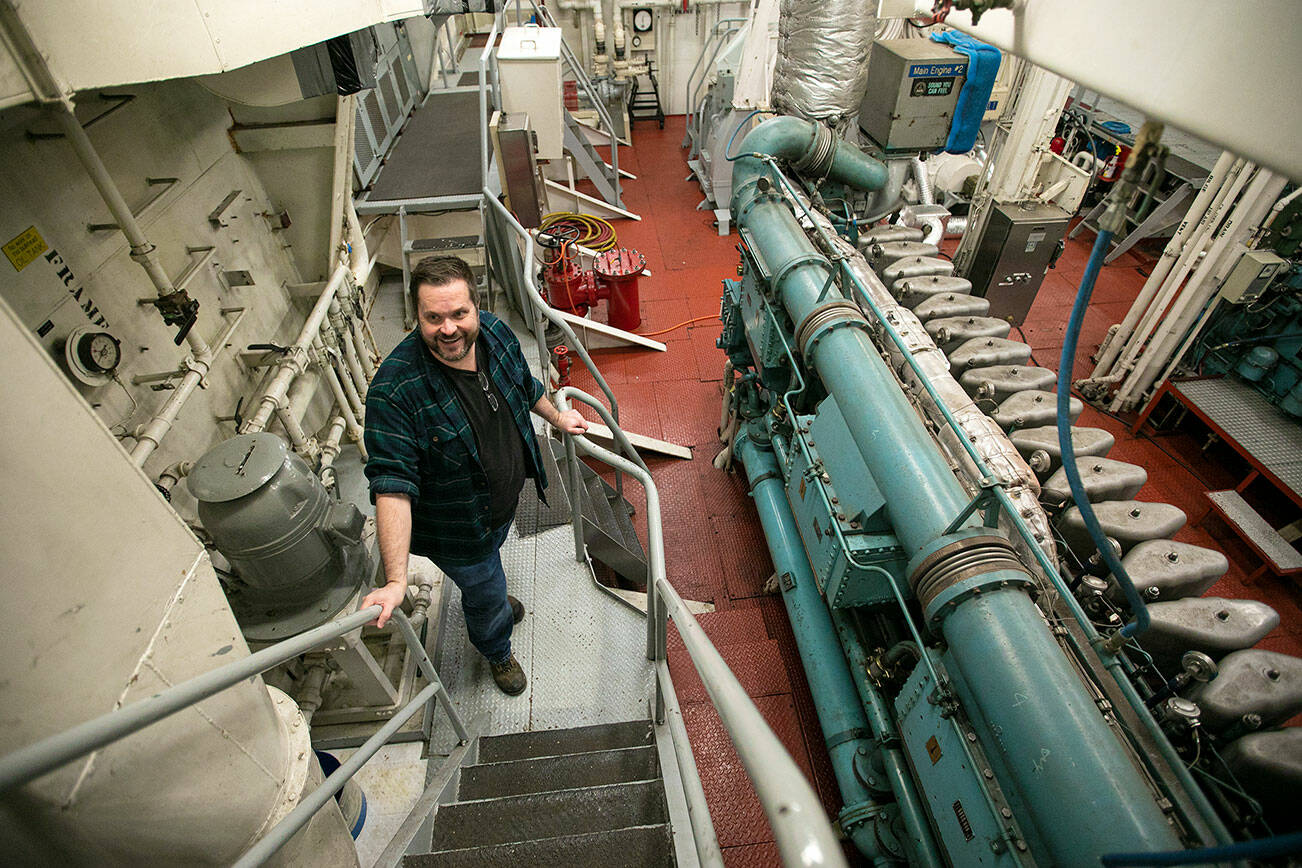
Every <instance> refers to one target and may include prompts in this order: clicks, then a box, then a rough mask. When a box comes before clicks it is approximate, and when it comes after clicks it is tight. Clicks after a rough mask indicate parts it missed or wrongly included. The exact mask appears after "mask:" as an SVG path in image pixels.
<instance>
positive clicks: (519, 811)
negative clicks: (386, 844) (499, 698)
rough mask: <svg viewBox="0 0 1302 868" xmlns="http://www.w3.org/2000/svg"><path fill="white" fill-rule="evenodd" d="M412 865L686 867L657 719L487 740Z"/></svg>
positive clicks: (459, 867) (431, 867)
mask: <svg viewBox="0 0 1302 868" xmlns="http://www.w3.org/2000/svg"><path fill="white" fill-rule="evenodd" d="M402 864H403V865H404V866H408V868H463V866H464V868H471V866H476V868H477V866H481V865H567V866H601V868H613V866H627V868H664V866H673V865H676V864H677V861H676V860H675V858H674V846H673V842H672V839H671V833H670V827H669V812H668V808H667V803H666V799H665V785H664V779H663V777H662V776H661V771H660V762H659V758H658V756H657V750H656V744H655V737H654V734H653V731H652V726H651V722H650V721H649V720H634V721H628V722H626V723H614V724H602V725H598V726H584V727H577V728H574V729H560V730H545V731H535V732H520V733H512V734H509V735H497V736H485V737H482V738H480V739H479V755H478V758H477V761H476V762H475V764H473V765H468V766H465V767H464V768H463V769H462V770H461V780H460V783H459V786H458V787H457V793H456V801H453V802H450V803H448V804H445V805H443V806H442V807H440V808H439V809H438V813H437V814H436V815H435V817H434V836H433V847H432V850H431V852H429V853H426V854H420V855H408V856H406V857H404V858H403V861H402Z"/></svg>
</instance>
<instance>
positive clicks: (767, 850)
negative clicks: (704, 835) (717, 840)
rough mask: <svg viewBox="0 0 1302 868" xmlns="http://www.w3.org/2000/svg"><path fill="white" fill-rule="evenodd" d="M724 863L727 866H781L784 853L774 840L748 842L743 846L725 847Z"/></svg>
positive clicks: (767, 867)
mask: <svg viewBox="0 0 1302 868" xmlns="http://www.w3.org/2000/svg"><path fill="white" fill-rule="evenodd" d="M722 852H723V864H724V866H726V868H781V866H782V854H781V853H779V852H778V845H777V844H775V843H773V842H772V841H766V842H764V843H763V844H747V845H745V846H743V847H725V848H723V851H722Z"/></svg>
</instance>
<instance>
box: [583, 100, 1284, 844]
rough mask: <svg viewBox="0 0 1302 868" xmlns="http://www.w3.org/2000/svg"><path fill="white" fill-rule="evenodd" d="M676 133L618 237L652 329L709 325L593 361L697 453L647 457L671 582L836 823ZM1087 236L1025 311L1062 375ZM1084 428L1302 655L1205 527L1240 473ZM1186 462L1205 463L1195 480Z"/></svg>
mask: <svg viewBox="0 0 1302 868" xmlns="http://www.w3.org/2000/svg"><path fill="white" fill-rule="evenodd" d="M682 137H683V118H682V117H681V116H679V117H671V118H669V119H668V120H667V121H666V124H665V128H664V130H659V129H657V128H656V127H655V125H654V124H647V123H642V124H639V125H638V126H637V127H636V128H635V130H634V135H633V141H634V147H633V148H631V149H629V148H624V149H622V150H621V151H620V158H619V159H620V167H621V168H626V169H628V170H629V171H631V172H633V173H634V174H636V175H637V176H638V177H637V180H633V181H626V182H625V187H624V190H625V200H626V205H627V207H628V208H629V209H630V210H632V211H634V212H636V213H638V214H640V215H641V216H642V220H641V221H640V222H634V221H629V220H621V221H618V222H617V223H616V224H615V228H616V230H617V232H618V233H619V242H620V244H621V245H622V246H625V247H633V248H636V249H637V250H638V251H640V252H641V253H642V254H643V255H644V256H645V257H646V259H647V267H648V268H649V269H650V271H651V276H650V277H648V278H643V280H642V281H641V312H642V326H641V329H640V330H641V331H642V332H644V333H647V332H655V331H660V330H662V329H670V328H673V327H674V326H676V325H679V324H682V323H687V321H689V320H692V319H694V318H697V317H707V319H704V320H700V321H697V322H692V323H689V324H686V325H681V326H680V327H678V328H676V329H673V330H672V331H668V332H666V333H665V334H662V335H660V336H659V337H658V339H659V340H662V341H664V342H665V344H666V346H667V351H666V352H665V353H656V352H651V351H643V350H637V351H602V352H598V353H596V354H595V358H596V362H597V365H598V367H599V368H600V369H601V371H602V373H603V375H604V376H605V377H606V378H607V380H608V381H609V382H610V383H611V385H612V387H613V390H614V391H615V393H616V396H617V398H618V400H619V404H620V411H621V424H622V425H623V426H624V427H625V428H626V429H627V430H630V431H635V432H637V433H640V434H646V435H649V436H653V437H660V438H664V439H667V440H672V441H674V442H676V443H680V444H682V445H686V446H691V447H692V449H693V458H692V460H690V461H678V460H667V459H662V460H653V461H650V462H649V463H650V465H651V469H652V472H653V473H654V475H655V478H656V484H657V487H658V488H659V491H660V495H661V508H662V514H663V516H664V526H665V555H666V561H667V565H668V575H669V578H670V581H671V582H673V584H674V587H675V588H677V589H678V591H679V592H680V593H681V594H682V595H683V596H684V597H686V598H689V599H696V600H708V601H711V602H713V603H714V605H715V607H716V609H717V611H716V612H715V613H713V614H709V615H704V616H702V617H701V618H700V619H699V620H700V622H701V624H702V626H704V628H705V630H706V632H707V633H708V634H709V635H710V636H711V638H712V639H713V640H714V642H715V644H716V645H717V646H719V649H720V652H721V653H722V654H723V656H724V658H725V659H727V660H728V662H729V663H730V664H732V666H733V668H734V671H735V672H736V673H737V675H738V678H739V679H740V680H741V682H742V684H743V685H745V687H746V689H747V692H748V693H749V694H750V695H751V696H752V697H754V698H755V702H756V705H757V706H758V707H759V708H760V711H761V712H762V713H763V714H764V716H765V719H766V720H768V722H769V724H770V725H771V726H772V727H773V729H774V731H775V732H776V733H777V734H778V736H779V738H780V739H781V740H782V741H783V743H784V744H786V746H787V747H788V749H789V750H790V751H791V754H792V756H793V757H794V758H795V760H796V762H797V763H798V764H799V765H800V766H801V768H803V769H805V770H806V771H807V772H808V774H809V775H810V778H811V780H812V781H813V783H814V785H815V787H816V788H817V790H818V792H819V794H820V796H821V797H822V799H823V801H824V803H825V805H826V807H827V809H828V810H829V812H831V813H832V814H833V816H834V815H835V812H836V810H837V809H838V808H839V805H840V801H839V797H838V795H837V792H836V784H835V781H834V779H833V777H832V772H831V768H830V765H829V763H828V759H827V754H826V751H825V750H824V748H823V746H822V742H821V737H820V731H819V726H818V721H817V718H816V717H815V713H814V708H813V702H812V699H811V698H810V695H809V688H808V686H807V684H806V681H805V677H804V673H803V670H802V669H801V667H800V663H799V660H798V658H797V656H796V650H795V641H794V638H793V637H792V634H791V628H790V626H789V624H788V622H787V618H786V612H785V609H784V607H783V605H782V602H781V600H780V599H779V598H778V597H776V596H772V595H766V594H764V592H763V590H762V586H763V584H764V581H765V580H766V579H767V578H768V577H769V575H770V574H771V572H772V569H773V566H772V563H771V561H770V560H769V555H768V551H767V549H766V548H765V546H764V542H763V534H762V532H761V531H760V529H759V525H758V522H757V519H756V516H755V512H754V509H753V507H752V506H751V504H750V502H749V496H748V494H747V491H746V488H745V485H744V484H743V483H742V482H741V481H739V480H738V479H736V478H735V477H733V476H729V475H727V474H724V473H722V472H720V471H717V470H715V469H714V468H713V466H712V465H711V461H712V459H713V458H714V456H715V454H716V453H717V451H718V449H719V447H720V444H719V441H718V438H717V435H716V428H717V426H718V423H719V407H720V391H719V389H720V382H721V380H722V377H723V362H724V357H723V354H722V352H720V351H719V350H718V349H716V348H715V346H714V340H715V338H716V337H717V335H718V331H719V324H718V320H717V314H718V312H719V296H720V294H721V292H722V290H721V281H722V280H723V279H725V278H727V277H730V276H735V275H736V273H737V251H736V244H737V236H736V235H735V234H733V235H731V236H727V237H720V236H719V235H718V234H717V231H716V229H715V228H714V226H713V225H712V224H713V214H712V212H710V211H697V210H695V209H696V205H697V204H698V203H699V202H700V200H701V198H702V195H701V191H700V188H699V187H698V186H697V185H696V183H695V182H694V181H689V180H685V179H686V177H687V174H688V169H687V166H686V162H685V152H684V151H683V150H682V149H681V148H680V143H681V141H682ZM1092 241H1093V239H1092V237H1091V236H1089V233H1082V236H1081V237H1080V238H1078V239H1076V240H1074V241H1070V242H1068V245H1067V249H1066V252H1065V253H1064V254H1063V256H1062V258H1061V259H1060V261H1059V264H1058V267H1057V269H1056V270H1055V271H1052V272H1050V273H1049V275H1048V277H1047V278H1046V280H1045V283H1044V287H1043V288H1042V290H1041V292H1040V295H1039V297H1038V299H1037V301H1036V304H1035V306H1034V307H1033V308H1032V311H1031V314H1030V316H1029V317H1028V321H1027V323H1026V325H1025V328H1024V331H1025V335H1026V340H1027V341H1028V342H1029V343H1030V344H1031V346H1032V348H1033V349H1034V351H1035V359H1036V361H1037V363H1039V364H1043V365H1045V366H1048V367H1052V368H1054V369H1056V368H1057V365H1058V354H1059V353H1060V352H1061V347H1062V331H1063V327H1064V325H1065V323H1066V321H1067V312H1068V310H1069V309H1070V306H1071V303H1072V300H1073V299H1074V297H1075V287H1076V285H1077V283H1078V282H1079V279H1080V276H1081V272H1082V271H1083V269H1084V266H1085V261H1086V259H1087V258H1088V256H1089V248H1090V244H1091V243H1092ZM1151 261H1152V260H1151V259H1149V258H1147V257H1146V256H1145V255H1144V254H1143V253H1142V252H1141V253H1128V254H1126V255H1125V256H1123V257H1121V258H1120V259H1119V260H1118V261H1117V262H1115V263H1114V264H1113V265H1111V266H1108V267H1106V268H1105V269H1104V271H1103V273H1102V274H1101V276H1100V278H1099V281H1098V287H1097V289H1096V292H1095V296H1094V298H1095V303H1094V304H1093V305H1092V307H1091V310H1090V312H1089V315H1088V316H1087V317H1086V321H1085V327H1084V332H1083V335H1082V347H1081V351H1080V352H1079V354H1078V357H1077V365H1076V368H1075V375H1076V376H1077V377H1080V376H1083V375H1085V374H1087V373H1088V371H1089V369H1090V365H1089V362H1088V354H1089V353H1090V352H1092V351H1093V350H1094V349H1095V348H1096V347H1097V345H1098V343H1099V341H1100V340H1102V338H1103V335H1104V334H1105V333H1106V331H1107V328H1108V326H1109V325H1111V324H1112V323H1114V322H1119V321H1120V320H1121V318H1122V317H1123V316H1124V315H1125V312H1126V310H1127V309H1128V307H1129V304H1130V301H1131V299H1133V298H1134V297H1135V295H1136V294H1137V293H1138V292H1139V289H1140V287H1142V285H1143V282H1144V277H1145V276H1146V274H1147V270H1148V267H1149V265H1150V263H1151ZM603 315H604V312H603V311H599V312H598V316H599V317H600V316H603ZM1014 336H1015V335H1014ZM573 379H574V384H575V385H576V386H578V387H580V388H583V389H585V390H588V391H590V392H593V393H596V391H597V390H596V388H595V385H594V383H593V382H592V380H591V378H590V377H588V376H587V374H586V372H585V371H582V369H581V366H576V368H575V375H574V378H573ZM1080 424H1082V425H1091V426H1096V427H1100V428H1106V429H1108V430H1109V431H1111V432H1113V433H1114V434H1115V435H1116V436H1117V446H1116V447H1115V449H1114V450H1113V451H1112V453H1111V457H1113V458H1117V459H1120V460H1124V461H1131V462H1134V463H1138V464H1142V465H1143V466H1144V467H1145V468H1147V470H1148V473H1149V484H1148V485H1147V486H1146V487H1145V488H1144V490H1143V491H1142V492H1141V494H1140V495H1139V497H1140V499H1143V500H1149V501H1157V500H1162V501H1167V502H1169V503H1174V504H1175V505H1177V506H1179V507H1180V508H1181V509H1183V510H1184V511H1185V512H1186V513H1188V514H1189V516H1190V524H1189V525H1188V526H1187V527H1186V528H1185V529H1184V530H1182V531H1181V532H1180V533H1179V534H1178V535H1177V539H1180V540H1182V541H1185V542H1191V543H1195V544H1198V545H1205V546H1212V547H1216V548H1220V549H1221V550H1222V551H1224V552H1225V553H1226V554H1227V555H1228V556H1229V559H1230V562H1231V568H1230V572H1229V574H1228V575H1227V576H1226V577H1225V578H1224V579H1223V580H1222V581H1221V582H1220V583H1218V584H1217V585H1216V587H1214V588H1213V589H1212V593H1213V594H1215V595H1220V596H1226V597H1254V598H1256V599H1260V600H1263V601H1265V602H1267V603H1269V604H1270V605H1272V606H1274V607H1275V608H1276V609H1277V610H1279V612H1280V614H1281V617H1282V619H1283V624H1282V625H1281V626H1280V628H1279V629H1277V630H1276V631H1275V632H1274V633H1273V634H1272V635H1271V636H1269V637H1268V638H1267V639H1266V640H1265V641H1264V642H1263V643H1262V646H1263V647H1266V648H1270V649H1271V650H1276V651H1283V652H1287V653H1290V654H1295V655H1299V656H1302V596H1300V595H1299V594H1298V592H1297V589H1296V588H1295V587H1293V586H1291V585H1286V584H1285V583H1284V582H1281V581H1280V580H1278V579H1275V578H1269V577H1268V578H1265V579H1262V580H1259V581H1258V582H1257V583H1255V584H1253V585H1252V586H1246V585H1245V584H1244V580H1245V578H1246V577H1247V575H1248V574H1249V573H1251V572H1252V571H1253V570H1254V569H1255V568H1256V565H1257V563H1256V561H1255V559H1254V557H1253V555H1252V554H1251V552H1250V551H1249V550H1248V549H1247V548H1246V547H1245V546H1244V545H1243V544H1242V543H1239V542H1238V541H1237V540H1236V539H1235V538H1234V537H1233V536H1232V534H1230V533H1229V532H1228V531H1227V530H1226V529H1225V527H1224V526H1223V525H1221V524H1219V522H1218V520H1217V519H1216V518H1214V517H1213V518H1209V519H1207V520H1206V521H1205V522H1200V521H1199V518H1200V517H1201V516H1202V515H1203V513H1204V512H1206V505H1205V501H1204V500H1203V497H1202V492H1203V491H1205V490H1207V488H1208V487H1209V486H1215V487H1226V486H1227V485H1228V486H1232V485H1233V484H1234V482H1236V481H1237V477H1236V476H1235V473H1236V472H1237V471H1232V470H1231V469H1229V468H1226V467H1221V466H1219V465H1218V464H1217V461H1216V459H1215V456H1213V458H1211V459H1209V458H1208V457H1206V456H1203V455H1202V454H1201V453H1200V450H1199V444H1198V443H1197V442H1195V441H1194V440H1193V439H1192V438H1190V437H1187V436H1182V435H1171V436H1164V437H1159V438H1156V439H1155V440H1150V439H1146V438H1136V437H1134V436H1132V435H1131V434H1130V433H1129V431H1128V430H1127V428H1126V427H1125V425H1124V424H1122V423H1121V422H1119V421H1116V420H1113V419H1111V418H1108V417H1106V416H1104V415H1102V414H1101V413H1098V412H1097V411H1095V410H1093V409H1092V408H1087V409H1086V411H1085V415H1084V416H1083V417H1082V420H1081V422H1080ZM1191 468H1196V469H1197V474H1196V475H1195V473H1194V472H1193V471H1192V470H1191ZM628 493H629V499H630V501H632V502H633V503H634V504H635V505H637V506H638V507H639V509H638V513H637V515H636V516H635V521H636V522H637V523H638V524H639V531H640V532H641V533H642V534H643V538H644V539H645V519H644V518H643V515H642V510H641V509H640V506H641V499H640V498H641V493H640V492H639V491H637V489H636V486H632V487H631V490H630V491H629V492H628ZM670 670H671V672H672V674H673V677H674V680H675V685H676V687H677V690H678V692H679V696H680V698H681V701H682V702H683V706H684V716H685V718H686V721H687V726H688V731H689V733H690V734H691V737H692V740H693V747H694V750H695V752H696V757H697V762H698V765H699V767H700V769H701V775H702V782H703V784H704V787H705V791H706V796H707V797H708V798H709V800H710V805H711V816H712V817H713V819H714V823H715V830H716V832H717V833H718V836H719V843H720V845H721V846H722V847H723V848H724V849H723V853H724V859H725V862H726V863H727V864H728V865H729V866H761V865H764V866H767V865H778V864H779V861H778V857H777V849H776V846H775V845H774V844H773V833H772V831H771V829H770V828H769V826H768V823H767V821H766V820H765V818H764V816H763V813H762V812H761V810H760V808H759V804H758V801H757V799H756V797H755V795H754V791H753V789H752V787H751V785H750V783H749V780H748V779H747V777H746V774H745V771H744V770H743V769H742V767H741V764H740V761H739V760H738V758H737V756H736V754H735V752H734V750H733V748H732V746H731V744H730V742H729V740H728V737H727V734H726V732H725V731H724V729H723V727H722V725H721V724H720V722H719V719H718V716H717V715H716V714H715V712H714V710H713V708H712V706H711V705H710V703H709V701H708V698H707V697H706V696H705V693H704V689H703V688H702V686H701V684H700V681H699V679H698V678H697V677H696V675H695V673H694V671H693V670H692V666H691V662H690V660H689V659H688V658H687V656H686V652H685V651H684V650H683V649H682V647H681V645H680V644H677V643H676V642H675V641H674V639H673V638H672V637H671V649H670Z"/></svg>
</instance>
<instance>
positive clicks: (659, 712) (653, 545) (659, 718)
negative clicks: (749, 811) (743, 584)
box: [556, 386, 846, 866]
mask: <svg viewBox="0 0 1302 868" xmlns="http://www.w3.org/2000/svg"><path fill="white" fill-rule="evenodd" d="M571 399H572V400H574V401H578V402H580V403H583V404H586V405H588V406H589V407H591V408H592V409H594V410H595V411H596V412H597V413H598V414H600V415H601V416H602V418H603V420H605V422H606V424H607V425H608V426H610V429H611V432H612V433H613V432H614V431H616V430H617V429H618V425H616V424H615V420H614V419H613V418H611V417H610V415H609V413H608V412H607V411H606V408H605V407H604V406H603V405H602V404H601V402H600V401H598V400H597V399H596V398H594V397H592V396H591V395H589V394H587V393H586V392H583V391H582V390H580V389H576V388H574V387H573V386H565V387H562V388H561V389H559V390H558V391H557V392H556V404H557V407H558V408H560V409H561V410H568V409H569V408H570V401H571ZM565 440H566V444H567V450H568V449H570V448H571V447H573V448H574V449H577V450H578V451H581V452H583V454H584V455H587V456H590V457H592V458H596V459H597V460H598V461H601V462H603V463H605V464H608V465H610V466H611V467H613V468H615V469H616V470H620V471H622V472H624V473H628V474H629V475H631V476H632V477H633V478H635V479H637V480H638V482H640V483H641V485H642V490H643V492H644V494H645V495H646V518H647V554H648V569H649V581H648V582H647V640H648V643H647V658H648V659H649V660H652V661H654V662H655V663H656V722H657V723H664V722H665V705H666V701H667V700H668V701H673V700H672V697H667V696H666V695H665V692H664V691H663V690H662V687H663V682H662V681H661V677H660V676H661V670H662V669H663V670H665V671H667V668H668V667H667V666H665V665H663V664H664V661H665V660H666V652H665V638H666V634H667V630H668V620H669V619H670V618H672V619H673V621H674V623H675V624H676V625H677V627H678V633H679V635H680V636H681V637H682V640H683V645H684V646H685V647H686V648H687V653H688V655H689V656H690V657H691V659H692V664H693V665H694V666H695V667H696V671H697V672H698V673H699V674H700V676H701V681H702V682H704V684H705V689H706V691H707V692H708V693H709V695H710V701H711V702H712V703H713V705H714V707H715V709H716V710H717V711H718V712H719V718H720V720H721V721H722V722H723V725H724V727H725V728H726V729H727V730H728V736H729V738H731V739H732V743H733V746H734V747H735V748H736V750H737V755H738V756H739V757H740V758H741V761H742V765H744V766H745V768H746V773H747V775H748V776H749V777H750V779H751V782H752V783H753V784H754V786H755V792H756V793H757V794H758V796H759V799H760V804H761V806H763V808H764V813H765V815H766V816H767V817H768V820H769V824H770V825H771V826H772V828H773V835H774V838H775V839H776V841H777V845H778V851H779V853H780V854H781V856H782V861H783V863H784V864H787V865H810V866H812V865H832V866H843V865H845V864H846V863H845V856H844V854H843V853H842V851H841V847H840V844H839V843H838V841H837V837H836V834H835V833H834V832H833V831H832V824H831V823H830V822H829V821H828V819H827V815H826V814H825V813H824V811H823V807H822V804H821V802H820V801H819V798H818V795H817V794H816V793H815V792H814V788H813V787H812V786H810V784H809V781H807V780H806V779H805V776H804V775H803V774H801V771H800V767H799V766H797V765H796V763H795V760H793V759H792V758H791V755H790V754H789V753H787V750H786V748H785V747H783V745H782V742H781V741H779V740H778V737H777V736H776V735H774V733H773V730H772V729H770V728H769V726H768V724H767V723H765V722H764V717H763V715H761V714H760V712H759V709H758V708H756V707H755V703H754V702H753V701H752V700H751V698H750V697H749V696H747V695H746V690H745V688H743V687H742V686H741V683H740V682H739V681H738V680H737V677H736V676H735V675H734V674H733V673H732V670H731V669H729V668H728V664H727V663H726V662H725V661H724V659H723V657H722V655H720V654H719V652H718V650H717V649H716V648H715V647H714V644H713V643H712V642H711V641H710V639H709V637H707V636H706V635H705V631H704V630H703V629H702V628H701V625H700V624H699V623H697V621H696V618H695V617H693V616H692V613H691V612H690V611H689V610H688V609H687V605H686V604H685V603H684V602H683V599H682V597H680V596H679V595H678V592H677V591H676V590H674V587H673V585H672V584H671V583H670V582H669V580H668V578H667V577H666V575H665V552H664V538H663V532H662V527H661V519H660V495H659V492H658V490H657V489H656V485H655V481H654V480H653V479H652V478H651V474H650V473H649V472H647V471H646V469H645V468H644V467H640V466H638V464H636V463H634V462H633V461H630V460H628V459H626V458H623V457H621V456H619V455H616V454H615V453H613V452H611V451H609V450H607V449H603V448H602V447H600V446H597V445H595V444H593V443H592V442H591V441H589V440H588V439H587V438H586V437H584V436H583V435H578V434H567V435H565ZM574 515H575V521H576V523H578V524H579V525H580V526H581V522H582V521H583V517H582V515H581V514H579V512H578V511H577V510H575V511H574ZM580 541H581V540H580V538H579V535H578V534H577V533H576V544H577V543H579V542H580ZM576 556H577V557H580V558H581V557H582V549H581V548H580V549H579V550H578V551H576ZM670 731H671V733H672V732H673V728H671V730H670ZM690 750H691V746H690V744H687V745H683V744H679V743H678V741H677V740H675V743H674V752H675V754H676V755H678V756H679V757H680V766H681V765H682V764H683V762H682V759H681V756H682V752H684V751H687V752H688V753H690ZM693 765H694V763H693ZM694 777H695V776H689V777H688V779H687V780H685V781H684V789H687V790H688V792H687V799H688V805H689V808H688V810H689V812H691V814H692V816H693V818H694V822H693V836H694V837H695V838H696V844H697V853H698V855H699V856H700V858H701V862H702V864H707V865H718V864H721V859H720V857H719V856H718V842H717V841H715V840H713V837H714V836H713V832H712V827H711V832H710V835H709V837H710V839H711V840H709V841H702V840H701V839H702V837H703V833H702V832H700V831H699V830H698V829H697V825H698V822H695V821H703V820H704V819H705V818H708V816H709V813H708V809H706V808H705V805H704V800H705V794H704V791H702V790H700V789H699V778H696V779H695V780H692V778H694ZM693 784H695V786H692V785H693ZM702 825H703V823H702Z"/></svg>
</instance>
